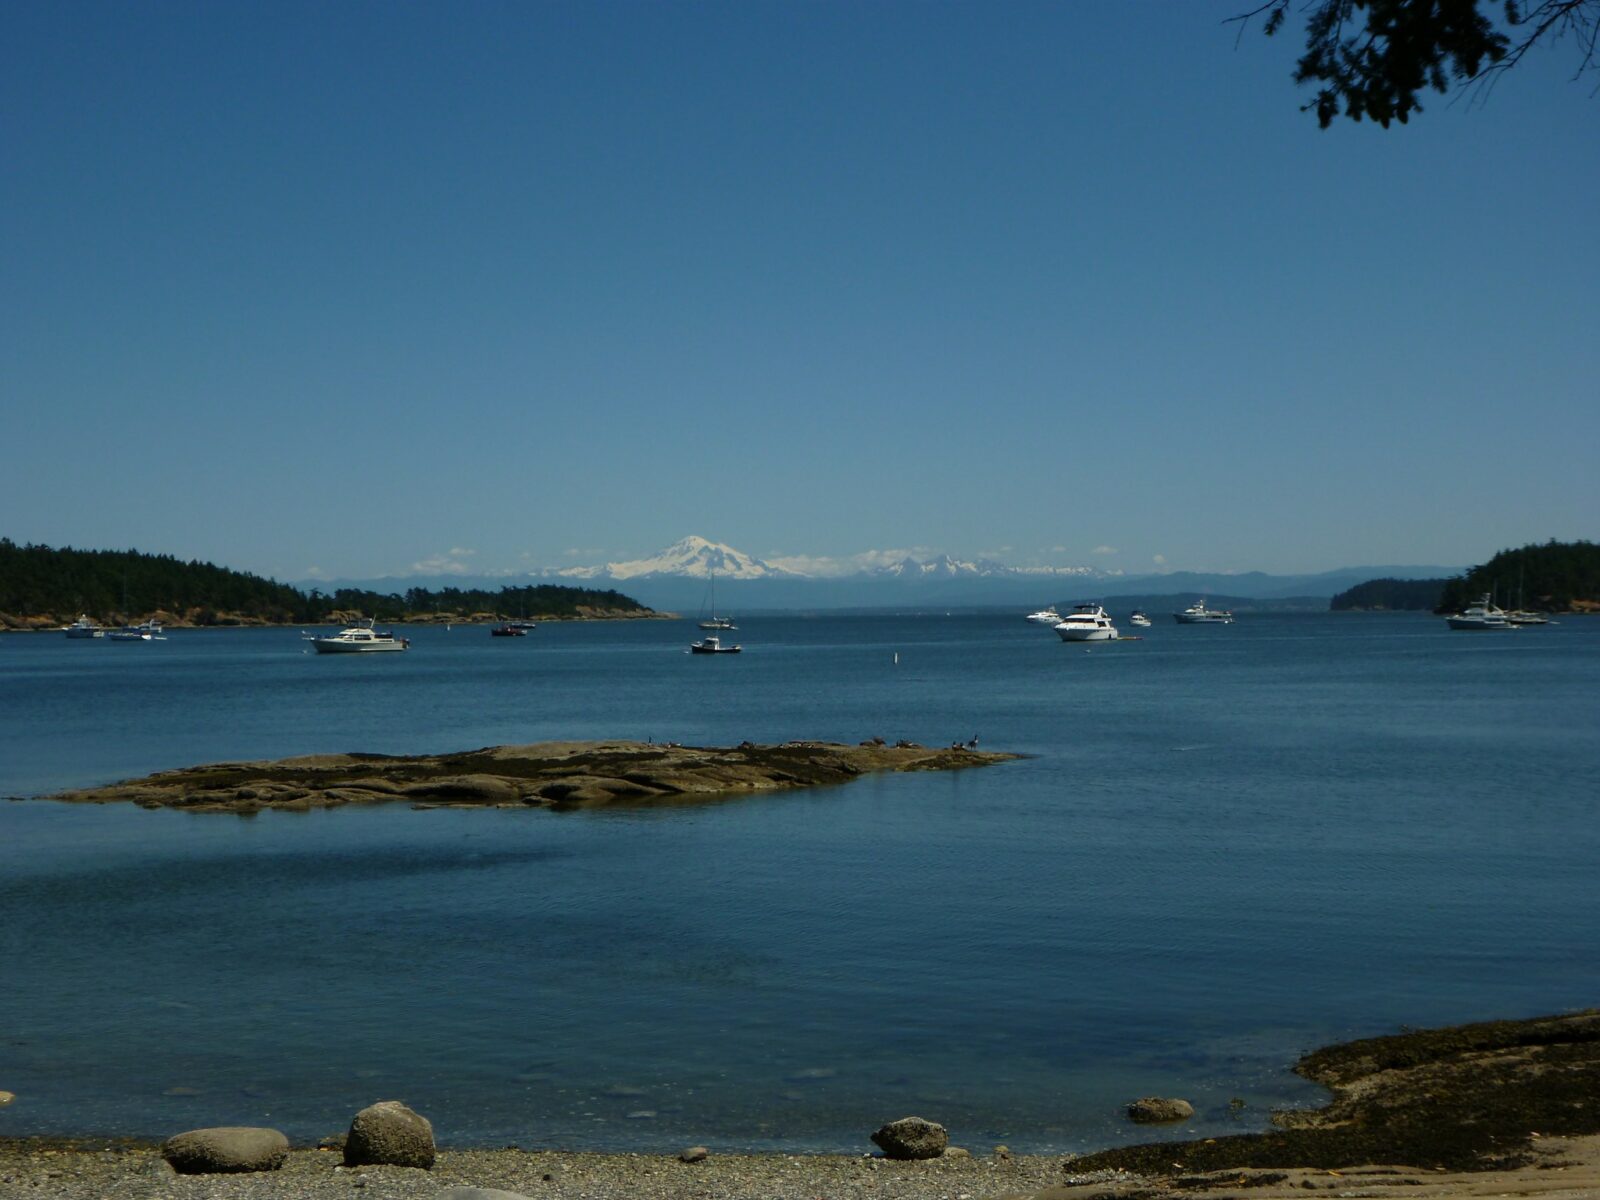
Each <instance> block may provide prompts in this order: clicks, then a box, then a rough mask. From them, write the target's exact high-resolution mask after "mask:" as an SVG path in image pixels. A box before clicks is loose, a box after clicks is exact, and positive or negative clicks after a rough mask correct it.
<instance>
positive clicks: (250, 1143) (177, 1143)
mask: <svg viewBox="0 0 1600 1200" xmlns="http://www.w3.org/2000/svg"><path fill="white" fill-rule="evenodd" d="M161 1157H162V1158H164V1159H166V1160H167V1162H168V1163H170V1164H171V1165H172V1169H173V1170H174V1171H176V1172H178V1174H180V1175H233V1174H238V1173H240V1172H245V1171H276V1170H277V1169H278V1168H279V1167H281V1166H283V1163H284V1160H285V1159H287V1158H288V1157H289V1139H288V1138H286V1137H284V1135H283V1134H281V1133H279V1132H278V1131H277V1130H276V1129H262V1128H258V1127H255V1126H249V1125H224V1126H218V1127H216V1128H213V1129H191V1130H189V1131H188V1132H186V1133H179V1134H174V1135H173V1136H172V1137H170V1138H168V1139H167V1140H166V1141H165V1142H163V1143H162V1145H161Z"/></svg>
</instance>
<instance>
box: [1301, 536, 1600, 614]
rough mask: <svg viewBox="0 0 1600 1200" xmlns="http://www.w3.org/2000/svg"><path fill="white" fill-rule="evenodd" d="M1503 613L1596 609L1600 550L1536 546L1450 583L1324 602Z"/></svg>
mask: <svg viewBox="0 0 1600 1200" xmlns="http://www.w3.org/2000/svg"><path fill="white" fill-rule="evenodd" d="M1484 595H1487V596H1489V597H1490V598H1491V599H1492V600H1493V601H1494V602H1495V603H1496V604H1498V605H1500V606H1501V607H1503V608H1517V609H1527V610H1529V611H1531V612H1548V613H1559V612H1587V611H1594V610H1597V609H1600V546H1596V545H1595V544H1594V543H1593V542H1589V541H1583V540H1579V541H1576V542H1558V541H1556V540H1555V539H1554V538H1551V539H1550V540H1549V541H1547V542H1536V543H1533V544H1531V545H1527V546H1523V547H1521V548H1519V549H1516V550H1502V551H1500V553H1498V554H1496V555H1495V556H1494V557H1493V558H1491V559H1490V560H1489V561H1488V562H1486V563H1484V564H1483V565H1482V566H1477V567H1473V568H1472V569H1471V570H1469V571H1467V572H1465V573H1464V574H1462V575H1457V576H1455V577H1454V578H1452V579H1369V580H1368V581H1367V582H1365V583H1360V584H1357V585H1356V586H1355V587H1353V588H1350V589H1349V590H1348V591H1344V592H1340V593H1339V594H1338V595H1337V596H1335V597H1334V598H1333V599H1332V600H1330V601H1329V602H1328V607H1329V608H1330V609H1332V610H1333V611H1334V612H1339V611H1341V610H1345V609H1388V610H1395V611H1402V612H1405V611H1413V612H1426V611H1433V612H1440V613H1452V612H1460V611H1461V610H1462V609H1464V608H1466V607H1467V605H1469V604H1471V603H1472V602H1473V601H1474V600H1476V599H1478V597H1480V596H1484Z"/></svg>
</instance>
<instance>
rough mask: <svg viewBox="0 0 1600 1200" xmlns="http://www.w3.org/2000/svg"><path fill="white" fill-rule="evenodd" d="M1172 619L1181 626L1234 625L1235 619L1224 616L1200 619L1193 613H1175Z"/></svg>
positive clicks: (1208, 616)
mask: <svg viewBox="0 0 1600 1200" xmlns="http://www.w3.org/2000/svg"><path fill="white" fill-rule="evenodd" d="M1172 619H1173V620H1174V621H1176V622H1177V623H1178V624H1179V625H1232V624H1233V618H1232V617H1231V616H1227V617H1223V616H1215V615H1207V616H1203V617H1200V616H1195V615H1193V614H1191V613H1173V614H1172Z"/></svg>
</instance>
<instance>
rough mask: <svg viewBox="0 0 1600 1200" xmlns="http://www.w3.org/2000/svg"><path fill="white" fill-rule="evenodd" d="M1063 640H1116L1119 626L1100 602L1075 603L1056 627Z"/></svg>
mask: <svg viewBox="0 0 1600 1200" xmlns="http://www.w3.org/2000/svg"><path fill="white" fill-rule="evenodd" d="M1055 630H1056V633H1057V634H1059V635H1060V637H1061V640H1062V641H1063V642H1114V641H1116V640H1117V627H1116V626H1115V625H1113V624H1112V623H1111V617H1110V616H1109V615H1108V614H1107V613H1106V610H1105V609H1103V608H1101V607H1100V606H1099V605H1098V604H1075V605H1073V606H1072V611H1071V612H1070V613H1068V614H1067V615H1066V616H1065V617H1063V618H1062V619H1061V621H1060V622H1059V623H1058V624H1057V625H1056V627H1055Z"/></svg>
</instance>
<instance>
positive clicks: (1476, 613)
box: [1445, 592, 1516, 629]
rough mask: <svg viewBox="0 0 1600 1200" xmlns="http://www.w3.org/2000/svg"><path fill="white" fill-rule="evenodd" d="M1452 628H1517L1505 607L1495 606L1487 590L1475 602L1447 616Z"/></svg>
mask: <svg viewBox="0 0 1600 1200" xmlns="http://www.w3.org/2000/svg"><path fill="white" fill-rule="evenodd" d="M1445 621H1446V622H1447V623H1448V624H1449V626H1450V628H1451V629H1515V628H1516V626H1515V625H1513V624H1512V623H1511V621H1510V620H1509V619H1508V617H1507V615H1506V611H1505V609H1503V608H1497V607H1495V605H1494V603H1493V601H1491V600H1490V599H1489V593H1487V592H1485V593H1484V594H1483V595H1482V596H1480V597H1479V598H1478V599H1477V601H1476V602H1475V603H1473V604H1469V605H1467V607H1466V608H1464V609H1463V610H1462V611H1460V612H1458V613H1455V614H1454V615H1452V616H1448V617H1446V618H1445Z"/></svg>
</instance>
